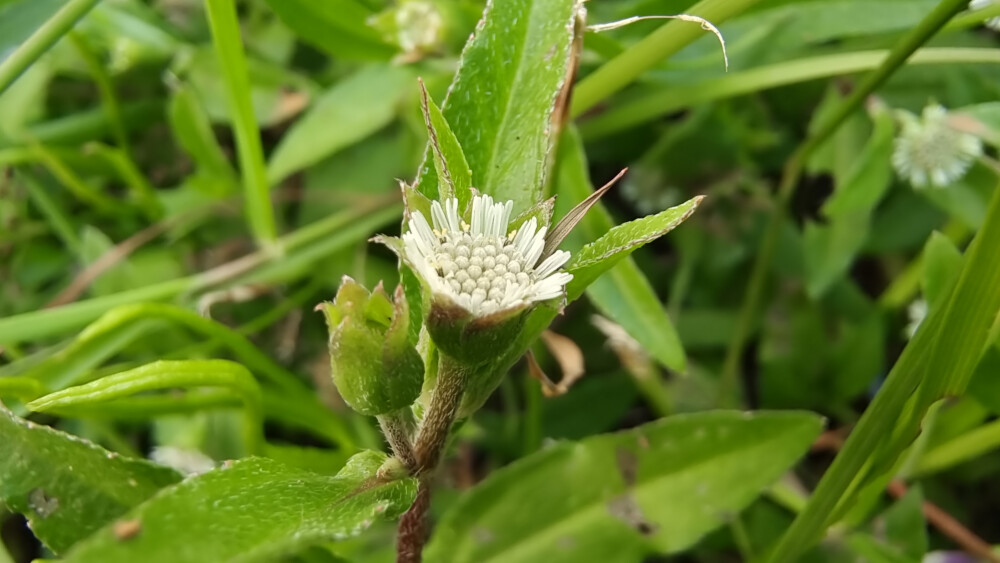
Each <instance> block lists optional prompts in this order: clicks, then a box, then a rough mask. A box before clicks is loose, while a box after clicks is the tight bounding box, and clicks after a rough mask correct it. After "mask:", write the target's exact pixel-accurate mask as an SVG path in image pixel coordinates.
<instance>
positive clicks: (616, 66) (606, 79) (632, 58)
mask: <svg viewBox="0 0 1000 563" xmlns="http://www.w3.org/2000/svg"><path fill="white" fill-rule="evenodd" d="M759 1H760V0H702V1H701V2H698V3H697V4H695V5H694V6H692V7H691V9H690V10H688V13H690V14H691V15H695V16H700V17H702V18H705V19H706V20H708V21H710V22H712V23H713V24H715V25H718V24H720V23H722V22H724V21H726V20H727V19H729V18H731V17H733V16H736V15H739V14H740V13H742V12H744V11H745V10H747V9H748V8H750V7H751V6H753V5H754V4H756V3H757V2H759ZM705 33H706V32H705V31H704V30H702V29H701V26H698V25H696V24H692V23H690V22H683V21H678V20H672V21H670V22H669V23H666V24H664V25H662V26H660V28H659V29H657V30H656V31H654V32H653V33H651V34H649V35H647V36H646V37H645V38H643V39H642V41H639V42H638V43H636V44H635V45H634V46H633V47H631V48H630V49H628V50H627V51H625V52H624V53H622V54H620V55H618V56H617V57H615V58H613V59H611V60H610V61H608V62H606V63H604V65H602V66H601V67H600V68H598V69H597V70H595V71H594V72H593V73H592V74H590V75H589V76H587V77H586V78H584V79H583V80H582V81H580V83H579V84H577V86H576V88H575V89H574V90H573V102H572V105H571V106H570V115H571V116H572V117H578V116H579V115H581V114H583V113H584V112H586V111H587V110H589V109H590V108H592V107H594V106H595V105H597V104H598V103H600V102H601V101H603V100H605V99H607V98H608V97H610V96H611V95H612V94H614V93H615V92H618V91H619V90H621V89H622V88H624V87H625V86H627V85H628V84H629V83H631V82H632V81H634V80H635V79H636V78H638V77H639V76H640V75H642V73H644V72H646V71H647V70H649V69H650V68H652V67H653V66H655V65H656V64H657V63H659V62H660V61H662V60H664V59H666V58H668V57H670V56H671V55H673V54H675V53H677V52H678V51H680V50H681V49H683V48H684V47H686V46H687V45H688V44H690V43H692V42H693V41H694V40H696V39H698V38H699V37H701V36H702V35H704V34H705ZM719 59H720V61H719V62H720V66H721V62H722V61H721V59H722V55H721V54H720V55H719Z"/></svg>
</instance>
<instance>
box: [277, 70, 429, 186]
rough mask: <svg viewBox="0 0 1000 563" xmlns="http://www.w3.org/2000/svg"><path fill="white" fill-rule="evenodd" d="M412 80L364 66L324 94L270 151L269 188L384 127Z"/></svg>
mask: <svg viewBox="0 0 1000 563" xmlns="http://www.w3.org/2000/svg"><path fill="white" fill-rule="evenodd" d="M412 78H413V75H412V74H411V73H410V71H409V70H408V69H406V68H405V67H398V66H382V65H377V66H368V67H365V68H364V69H363V70H361V71H359V72H358V73H357V74H355V75H353V76H351V77H350V78H347V79H346V80H344V81H342V82H339V83H338V84H336V85H335V86H334V87H332V88H330V89H329V90H327V91H326V92H325V93H324V94H323V95H322V96H320V98H319V99H318V100H317V101H316V103H315V104H314V105H313V106H312V108H310V109H309V111H308V112H306V114H305V115H303V116H302V118H301V119H299V120H298V121H296V122H295V125H293V126H292V128H291V129H290V130H289V131H288V134H287V135H285V136H284V137H282V139H281V143H279V144H278V147H277V148H276V149H275V150H274V154H273V155H272V156H271V159H270V162H268V166H267V176H268V180H269V181H270V183H271V184H275V183H277V182H279V181H281V180H283V179H284V178H285V177H286V176H288V175H289V174H292V173H293V172H297V171H299V170H301V169H303V168H306V167H307V166H311V165H313V164H316V163H317V162H319V161H320V160H323V159H324V158H326V157H328V156H330V155H332V154H333V153H335V152H337V151H339V150H341V149H343V148H345V147H348V146H350V145H352V144H354V143H356V142H358V141H360V140H361V139H364V138H365V137H367V136H369V135H371V134H372V133H374V132H376V131H378V130H379V129H381V128H383V127H385V126H386V125H388V124H389V122H391V121H392V120H393V118H395V116H396V111H397V106H398V105H399V102H400V99H401V98H402V97H403V95H404V94H405V93H406V91H407V85H408V84H409V82H410V80H412Z"/></svg>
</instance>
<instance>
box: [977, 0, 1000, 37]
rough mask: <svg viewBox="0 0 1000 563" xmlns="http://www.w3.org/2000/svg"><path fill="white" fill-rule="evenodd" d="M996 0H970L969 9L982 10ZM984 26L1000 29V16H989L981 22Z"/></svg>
mask: <svg viewBox="0 0 1000 563" xmlns="http://www.w3.org/2000/svg"><path fill="white" fill-rule="evenodd" d="M995 1H996V0H972V1H971V2H969V9H970V10H982V9H983V8H986V7H988V6H992V5H993V4H994V2H995ZM983 25H985V26H986V27H988V28H990V29H993V30H996V31H1000V16H997V17H993V18H989V19H987V20H986V21H984V22H983Z"/></svg>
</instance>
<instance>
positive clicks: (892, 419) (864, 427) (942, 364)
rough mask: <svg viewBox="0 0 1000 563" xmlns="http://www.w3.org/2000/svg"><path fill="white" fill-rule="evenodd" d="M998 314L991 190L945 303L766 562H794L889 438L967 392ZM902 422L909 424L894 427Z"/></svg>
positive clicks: (999, 235)
mask: <svg viewBox="0 0 1000 563" xmlns="http://www.w3.org/2000/svg"><path fill="white" fill-rule="evenodd" d="M998 312H1000V190H996V191H995V192H994V194H993V201H992V202H991V204H990V207H989V211H988V214H987V217H986V221H985V223H984V224H983V227H982V229H981V230H980V231H979V233H978V234H977V235H976V238H975V239H973V242H972V245H971V246H970V247H969V250H968V252H967V255H966V257H965V260H964V265H963V268H962V272H961V273H960V274H959V279H958V281H957V282H956V284H955V287H954V288H953V289H952V292H951V296H950V298H949V306H947V307H941V308H939V309H937V310H935V311H933V312H932V313H931V316H930V318H928V319H926V320H925V321H924V323H923V324H922V325H921V327H920V329H919V330H918V331H917V334H916V335H915V336H914V338H913V340H911V341H910V344H909V345H908V346H907V347H906V349H905V350H904V351H903V355H902V356H901V357H900V358H899V360H898V361H897V362H896V365H895V366H893V368H892V371H891V372H890V373H889V376H888V378H887V379H886V382H885V384H884V385H883V386H882V388H881V389H880V390H879V392H878V394H877V395H876V396H875V399H874V400H873V401H872V403H871V404H870V405H869V406H868V408H867V409H866V410H865V413H864V414H863V415H862V417H861V420H860V421H859V422H858V424H857V426H855V428H854V430H853V432H851V435H850V437H849V438H848V439H847V442H846V443H845V444H844V447H843V449H841V451H840V453H839V454H838V455H837V457H836V458H835V459H834V461H833V464H832V465H831V466H830V468H829V469H828V470H827V471H826V473H825V474H824V475H823V478H822V479H821V480H820V482H819V485H818V486H817V487H816V490H815V491H814V492H813V495H812V497H811V498H810V500H809V503H808V504H807V505H806V508H805V510H803V511H802V512H801V513H800V514H799V516H798V517H797V518H796V519H795V521H794V522H793V523H792V525H791V526H790V527H789V528H788V530H787V531H786V532H785V534H784V536H782V538H781V540H780V541H779V543H778V544H777V546H776V547H775V549H774V550H773V551H772V552H771V553H770V556H769V558H768V561H772V562H775V563H778V562H784V561H795V560H796V558H797V556H798V555H799V554H801V553H802V552H803V551H805V550H806V549H808V548H809V547H810V546H811V545H812V544H813V543H814V542H815V541H816V540H817V539H818V538H819V537H820V536H821V535H822V533H823V530H824V529H825V528H826V526H827V525H828V524H830V522H829V520H830V518H831V515H832V514H833V512H834V510H835V509H836V508H837V506H838V504H840V505H843V504H845V503H848V502H849V500H850V499H845V498H843V497H844V493H845V491H847V490H848V489H849V488H851V489H852V490H855V491H856V490H858V489H860V486H858V484H857V483H854V481H855V479H856V476H857V475H858V473H859V471H860V470H861V469H862V467H863V466H865V464H866V463H867V462H868V461H869V460H870V459H872V457H873V456H874V455H875V454H876V452H877V450H878V448H879V447H880V446H882V445H884V444H885V443H886V441H887V439H888V438H890V437H892V436H893V435H897V436H902V437H910V439H912V436H914V435H915V434H916V431H917V427H918V425H919V423H920V419H921V417H922V415H923V413H924V412H926V410H927V408H928V407H929V406H930V404H931V403H932V402H933V401H934V400H936V399H938V398H941V397H943V396H945V394H961V393H962V392H963V391H964V390H965V385H967V384H968V381H969V378H970V377H971V374H972V370H973V368H974V367H975V364H976V362H977V361H978V359H979V357H980V356H981V355H982V352H983V348H984V346H985V345H986V343H987V342H988V341H989V335H990V328H991V324H992V322H993V320H994V319H995V318H996V316H997V314H998ZM918 386H919V387H923V390H921V391H920V393H921V398H922V400H921V401H919V402H918V403H917V408H916V412H915V413H914V415H913V416H907V417H904V416H902V415H903V411H904V407H905V406H906V404H907V401H908V399H909V398H910V396H911V395H912V394H913V392H914V391H915V390H917V389H918ZM900 419H903V424H904V425H907V426H909V427H908V428H901V427H899V420H900ZM900 446H901V444H889V447H890V448H892V449H893V450H894V451H895V452H899V453H901V452H902V449H903V448H902V447H900ZM897 455H898V453H897ZM881 461H882V462H883V463H887V464H891V463H892V462H893V460H892V459H888V460H881ZM852 484H853V486H852Z"/></svg>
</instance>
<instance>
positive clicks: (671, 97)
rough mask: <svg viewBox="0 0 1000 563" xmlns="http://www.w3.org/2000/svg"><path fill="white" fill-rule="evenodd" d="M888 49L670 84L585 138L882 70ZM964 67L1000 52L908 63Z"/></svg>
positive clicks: (996, 60)
mask: <svg viewBox="0 0 1000 563" xmlns="http://www.w3.org/2000/svg"><path fill="white" fill-rule="evenodd" d="M888 56H889V51H887V50H879V51H857V52H854V53H837V54H832V55H821V56H817V57H806V58H802V59H797V60H792V61H784V62H780V63H776V64H771V65H765V66H761V67H757V68H751V69H749V70H744V71H742V72H734V73H731V74H726V75H725V76H720V77H718V78H712V79H709V80H704V81H702V82H697V83H694V84H689V85H685V84H670V85H664V86H663V88H659V89H655V90H652V89H651V90H650V91H649V92H648V93H645V94H641V95H638V96H636V97H634V98H631V99H629V100H628V101H624V102H622V103H620V104H616V105H615V106H613V107H610V108H608V109H607V111H603V112H601V113H600V114H598V115H595V116H593V117H588V118H585V119H583V120H582V121H581V122H580V134H581V135H583V138H584V139H585V140H592V139H599V138H601V137H606V136H608V135H613V134H615V133H618V132H621V131H624V130H627V129H629V128H631V127H634V126H636V125H639V124H641V123H645V122H647V121H652V120H654V119H657V118H660V117H662V116H664V115H667V114H669V113H671V112H674V111H677V110H679V109H683V108H685V107H688V106H691V105H694V104H698V103H704V102H707V101H709V100H718V99H723V98H730V97H735V96H740V95H743V94H749V93H752V92H758V91H760V90H766V89H769V88H777V87H779V86H785V85H787V84H796V83H799V82H806V81H809V80H815V79H818V78H826V77H829V76H840V75H844V74H851V73H854V72H862V71H866V70H873V69H875V68H878V66H879V65H881V64H882V63H883V62H885V59H886V57H888ZM959 63H993V64H1000V51H998V50H997V49H978V48H965V47H928V48H925V49H919V50H918V51H917V52H915V53H913V56H912V57H910V59H909V60H908V61H907V64H911V65H917V64H919V65H953V64H959Z"/></svg>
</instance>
